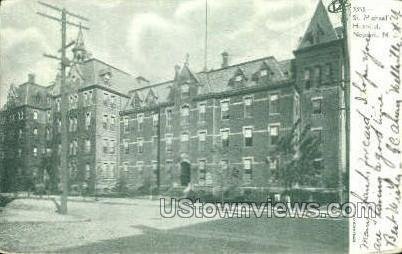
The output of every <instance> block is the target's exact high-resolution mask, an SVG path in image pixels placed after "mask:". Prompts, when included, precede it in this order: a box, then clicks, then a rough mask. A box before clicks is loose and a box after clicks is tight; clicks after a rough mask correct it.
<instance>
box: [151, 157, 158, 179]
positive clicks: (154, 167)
mask: <svg viewBox="0 0 402 254" xmlns="http://www.w3.org/2000/svg"><path fill="white" fill-rule="evenodd" d="M152 176H153V180H154V181H156V179H157V177H158V162H157V161H152Z"/></svg>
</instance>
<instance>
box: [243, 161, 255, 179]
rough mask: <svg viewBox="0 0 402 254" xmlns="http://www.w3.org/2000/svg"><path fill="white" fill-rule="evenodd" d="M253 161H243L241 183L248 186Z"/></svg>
mask: <svg viewBox="0 0 402 254" xmlns="http://www.w3.org/2000/svg"><path fill="white" fill-rule="evenodd" d="M252 167H253V159H252V158H244V159H243V169H244V172H243V182H244V183H245V184H250V183H251V179H252V173H253V168H252Z"/></svg>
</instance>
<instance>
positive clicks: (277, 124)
mask: <svg viewBox="0 0 402 254" xmlns="http://www.w3.org/2000/svg"><path fill="white" fill-rule="evenodd" d="M342 49H343V39H342V30H341V29H340V28H334V27H333V25H332V23H331V21H330V19H329V17H328V14H327V12H326V10H325V7H324V6H323V4H322V3H321V2H320V3H319V5H318V7H317V9H316V11H315V13H314V16H313V18H312V20H311V22H310V24H309V26H308V28H307V30H306V32H305V34H304V36H303V37H302V39H301V41H300V43H299V46H298V47H297V49H295V51H294V52H293V53H294V56H295V57H294V59H289V60H284V61H278V60H276V59H275V58H274V57H272V56H269V57H264V58H260V59H256V60H252V61H248V62H243V63H239V64H233V65H231V64H230V54H229V53H227V52H224V53H222V65H221V67H220V68H219V69H215V70H208V71H202V72H193V71H192V70H191V67H190V63H189V59H188V58H187V60H186V61H185V63H184V64H183V66H176V67H175V69H174V73H173V75H172V76H173V79H172V80H169V81H166V82H163V83H158V84H150V83H149V81H148V80H146V79H145V78H143V77H137V78H134V77H132V76H131V75H129V74H127V73H125V72H124V71H121V70H119V69H117V68H114V67H113V66H110V65H108V64H106V63H104V62H102V61H99V60H97V59H95V58H91V57H90V56H89V54H88V52H87V51H86V50H85V47H84V41H83V37H82V33H81V32H80V33H79V35H78V38H77V40H76V45H75V47H74V49H73V56H74V59H75V61H74V62H75V64H74V65H73V66H72V67H71V68H70V71H69V74H68V82H67V83H68V84H69V86H68V90H69V109H68V140H69V157H68V165H69V169H70V170H69V172H70V184H71V186H72V189H74V188H75V189H78V190H82V189H87V187H88V188H89V189H87V190H89V191H90V192H93V191H95V190H99V191H102V192H103V191H111V190H113V189H115V188H116V186H120V187H121V185H122V184H123V183H124V185H125V187H127V188H128V189H129V190H133V191H135V190H139V189H142V188H152V186H157V185H158V181H159V185H160V186H161V190H164V189H168V188H170V187H179V186H182V188H184V187H187V186H189V185H191V186H193V187H194V188H198V187H200V188H210V189H212V190H213V189H220V188H222V187H225V186H237V187H241V188H264V189H269V190H270V191H271V192H274V193H275V192H277V193H280V192H281V191H283V190H284V186H281V184H280V182H279V181H278V179H277V178H276V177H274V175H275V174H274V172H275V170H278V169H279V166H280V165H281V163H282V161H281V160H283V159H284V158H280V157H278V156H277V155H275V154H276V153H275V150H276V149H277V143H278V140H279V138H280V137H281V136H282V135H285V134H286V133H289V131H290V130H291V129H292V128H293V126H294V124H295V123H296V122H301V123H302V124H303V125H307V124H309V125H311V126H312V131H313V132H314V133H316V135H317V136H318V137H320V140H321V141H320V142H321V144H320V146H321V147H320V149H321V150H322V157H320V158H316V159H315V160H314V161H315V162H314V164H315V167H317V168H318V169H320V174H319V176H318V177H319V181H318V182H317V184H316V185H314V186H307V185H303V183H300V186H299V188H305V189H310V190H316V191H321V192H322V191H327V192H333V193H336V192H338V191H340V190H342V188H343V186H342V184H341V183H342V175H343V173H344V172H345V170H346V169H345V167H344V164H345V162H344V138H343V137H344V127H343V126H344V121H343V120H344V117H343V111H342V108H343V107H344V106H343V90H342V86H341V84H342V75H343V74H342V72H343V71H347V70H343V67H342V66H343V58H342ZM28 86H29V87H37V88H36V89H37V90H38V91H39V90H40V93H42V94H43V95H41V96H42V97H43V98H48V99H46V100H44V102H43V103H44V104H43V106H39V105H42V104H36V103H34V104H33V105H35V106H33V105H31V104H29V103H25V104H23V105H24V108H25V109H26V110H27V109H28V108H29V109H30V110H29V111H25V112H26V113H25V117H26V119H27V120H28V119H31V118H32V117H33V118H32V121H27V120H26V121H24V123H25V124H29V126H26V127H25V130H26V131H27V132H32V130H33V129H32V128H34V126H38V127H37V128H38V133H39V134H38V136H37V142H36V141H35V140H33V139H29V140H30V142H28V143H29V144H26V145H24V147H25V148H24V149H26V151H27V153H26V154H35V150H33V149H35V148H37V149H38V150H37V153H38V154H39V152H38V151H41V149H44V150H43V151H45V152H44V155H43V156H45V155H46V154H47V152H49V154H50V155H48V156H53V157H52V160H51V161H52V162H53V164H54V163H55V162H58V159H57V158H58V151H59V146H60V145H59V144H60V131H59V130H60V113H59V111H60V92H59V89H60V88H59V86H60V84H59V80H58V79H56V82H55V84H54V85H52V86H50V87H46V88H45V87H40V86H38V85H35V84H34V82H33V81H32V80H30V82H28V83H27V84H23V85H21V86H19V87H18V89H16V90H18V91H17V92H14V90H15V89H14V90H13V89H12V90H11V91H10V94H11V95H12V94H13V93H15V94H17V96H16V98H17V99H18V100H21V99H22V98H23V95H19V94H20V93H23V91H25V90H24V87H28ZM39 87H40V88H39ZM35 93H36V94H37V93H38V92H36V90H33V92H31V93H30V94H29V95H30V96H31V97H32V96H33V97H32V98H34V96H35ZM13 100H15V99H10V101H13ZM25 101H26V100H25ZM28 101H29V100H28ZM46 103H47V104H46ZM19 107H21V106H18V107H16V106H11V105H10V104H7V107H6V110H5V111H3V113H2V115H3V119H4V117H11V116H14V118H15V114H17V112H18V108H19ZM31 108H32V109H31ZM35 109H36V111H35ZM34 112H37V113H36V114H38V116H37V119H34V118H35V117H34V116H32V115H33V114H34ZM31 116H32V117H31ZM11 118H12V117H11ZM38 119H40V120H41V121H39V120H38ZM16 120H17V119H16ZM16 120H15V121H16ZM42 120H43V121H42ZM2 123H3V124H5V126H6V127H2V129H3V131H4V132H5V133H7V132H16V131H17V132H18V130H17V129H16V128H9V127H7V126H8V125H9V124H11V122H10V121H8V120H7V121H3V122H2ZM33 123H34V126H31V125H32V124H33ZM48 129H50V131H48ZM23 133H26V132H23ZM48 133H50V134H49V135H51V138H50V140H51V142H47V141H46V140H47V139H46V138H47V134H48ZM5 135H6V137H9V136H10V135H8V134H5ZM13 135H17V134H13ZM23 135H25V134H23ZM26 135H27V134H26ZM40 135H42V136H40ZM26 137H27V138H28V136H26ZM39 137H42V139H40V138H39ZM7 142H9V141H7V140H6V143H7ZM7 144H8V143H7ZM22 144H25V143H18V145H15V146H12V148H11V146H10V147H9V146H8V145H6V146H4V147H3V149H5V150H6V154H5V156H4V157H5V158H7V159H9V158H14V157H15V156H16V155H18V152H16V151H15V149H18V147H19V145H22ZM47 147H49V148H47ZM24 154H25V153H24ZM26 156H30V155H26ZM33 161H35V160H33ZM56 164H57V165H53V166H52V169H51V170H50V171H52V170H53V171H54V172H55V173H54V177H56V178H57V175H58V169H57V168H58V167H59V165H58V163H56ZM21 168H24V169H25V171H26V172H27V173H32V172H35V171H34V170H33V168H38V170H39V171H38V172H43V169H42V171H41V166H40V164H38V162H37V163H36V164H35V165H25V166H21ZM53 171H52V172H53ZM10 172H17V171H15V170H14V169H13V168H3V174H2V178H3V179H4V178H8V177H9V174H10ZM38 174H39V175H41V177H43V175H46V174H43V173H38ZM158 175H159V177H158Z"/></svg>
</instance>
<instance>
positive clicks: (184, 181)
mask: <svg viewBox="0 0 402 254" xmlns="http://www.w3.org/2000/svg"><path fill="white" fill-rule="evenodd" d="M190 181H191V164H190V163H188V162H186V161H183V162H181V163H180V183H181V185H182V186H187V185H188V184H189V183H190Z"/></svg>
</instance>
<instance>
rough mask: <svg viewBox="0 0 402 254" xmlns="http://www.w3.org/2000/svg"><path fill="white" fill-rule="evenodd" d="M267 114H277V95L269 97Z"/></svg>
mask: <svg viewBox="0 0 402 254" xmlns="http://www.w3.org/2000/svg"><path fill="white" fill-rule="evenodd" d="M269 113H270V114H278V113H279V95H278V94H271V95H270V96H269Z"/></svg>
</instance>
